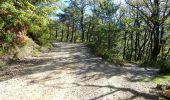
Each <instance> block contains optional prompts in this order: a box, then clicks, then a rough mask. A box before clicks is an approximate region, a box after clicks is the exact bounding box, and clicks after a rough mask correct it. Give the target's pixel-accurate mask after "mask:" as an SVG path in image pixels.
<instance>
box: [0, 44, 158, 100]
mask: <svg viewBox="0 0 170 100" xmlns="http://www.w3.org/2000/svg"><path fill="white" fill-rule="evenodd" d="M54 46H55V48H53V49H52V50H50V52H46V53H43V54H42V55H41V56H40V57H31V58H27V59H26V60H23V61H21V62H19V63H16V64H12V65H11V66H8V67H10V68H12V69H13V70H12V71H7V72H6V73H9V78H4V79H3V80H1V81H0V100H157V99H158V97H157V96H155V95H154V94H153V93H152V91H154V90H152V89H153V88H154V87H155V84H153V83H150V82H142V81H141V80H142V79H143V78H144V77H152V76H153V75H154V74H155V73H156V71H155V70H154V69H148V70H145V69H143V68H138V67H121V66H115V65H111V64H109V63H108V62H106V61H104V60H102V59H101V58H100V57H95V56H94V55H92V54H91V53H90V52H89V49H88V48H87V47H86V46H85V45H83V44H72V43H54ZM10 74H13V76H12V77H10ZM1 78H2V77H1Z"/></svg>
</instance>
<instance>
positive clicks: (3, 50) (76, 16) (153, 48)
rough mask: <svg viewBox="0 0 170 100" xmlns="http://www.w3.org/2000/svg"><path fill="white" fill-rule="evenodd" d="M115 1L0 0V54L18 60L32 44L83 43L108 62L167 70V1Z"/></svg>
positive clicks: (169, 39)
mask: <svg viewBox="0 0 170 100" xmlns="http://www.w3.org/2000/svg"><path fill="white" fill-rule="evenodd" d="M118 1H119V0H66V1H63V0H60V1H57V0H24V1H23V0H1V1H0V56H4V55H6V54H11V53H12V55H14V56H13V57H14V58H15V57H18V55H19V53H20V50H18V48H22V47H23V46H25V45H28V44H33V43H35V44H38V45H39V46H45V47H47V48H50V47H52V45H51V43H52V41H53V40H55V41H56V40H57V41H59V42H75V43H80V42H83V43H86V44H88V45H89V46H90V47H91V48H92V50H93V51H94V52H95V54H96V55H98V56H101V57H103V58H104V59H108V60H109V61H111V62H113V63H119V64H120V63H124V62H131V63H137V64H142V65H143V66H145V67H146V66H154V67H160V68H161V69H162V71H163V72H169V71H168V70H170V60H169V56H170V55H169V52H170V45H169V42H170V35H169V31H170V17H169V16H170V0H125V1H124V2H120V1H119V2H118ZM63 2H65V3H63ZM38 48H40V47H38ZM36 50H37V49H36ZM33 52H35V50H33ZM167 69H168V70H167Z"/></svg>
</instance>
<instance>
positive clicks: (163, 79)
mask: <svg viewBox="0 0 170 100" xmlns="http://www.w3.org/2000/svg"><path fill="white" fill-rule="evenodd" d="M143 81H145V82H146V81H147V82H154V83H156V84H169V85H170V75H159V76H155V77H152V78H145V79H143Z"/></svg>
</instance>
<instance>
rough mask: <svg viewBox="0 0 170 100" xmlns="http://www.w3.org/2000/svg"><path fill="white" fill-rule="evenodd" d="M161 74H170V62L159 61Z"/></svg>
mask: <svg viewBox="0 0 170 100" xmlns="http://www.w3.org/2000/svg"><path fill="white" fill-rule="evenodd" d="M158 63H159V67H160V71H159V72H160V73H161V74H170V62H169V61H159V62H158Z"/></svg>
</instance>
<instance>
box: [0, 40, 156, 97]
mask: <svg viewBox="0 0 170 100" xmlns="http://www.w3.org/2000/svg"><path fill="white" fill-rule="evenodd" d="M54 46H55V48H53V49H51V50H50V51H49V52H46V53H43V54H42V55H41V56H40V57H33V58H29V59H25V60H21V61H16V62H12V63H11V65H9V66H7V67H5V69H4V70H3V71H0V73H1V74H0V81H5V80H8V79H11V78H13V77H21V76H25V75H32V74H36V73H43V72H47V71H54V72H52V73H50V74H49V75H46V77H45V78H37V79H34V80H33V81H31V82H30V83H37V82H39V81H41V82H45V81H49V80H53V79H54V76H57V75H58V74H60V72H61V71H62V70H70V73H71V74H75V75H77V76H81V82H86V81H88V80H98V79H100V78H107V79H109V78H111V77H113V76H124V77H125V78H126V80H127V81H129V82H136V81H141V80H142V79H143V78H145V77H152V76H154V75H155V74H156V70H154V69H148V70H145V69H144V68H138V67H133V68H132V67H123V66H115V65H111V64H109V63H108V62H106V61H104V60H102V59H101V58H100V57H95V56H94V55H92V54H91V53H90V50H89V49H88V48H87V47H86V46H85V45H83V44H71V43H70V44H69V43H54ZM89 73H95V74H92V75H88V74H89ZM5 76H6V77H5ZM126 76H128V77H126ZM55 78H56V77H55ZM76 86H85V87H98V88H112V89H114V91H111V92H110V93H107V94H103V95H101V96H99V97H96V98H94V99H93V100H96V99H99V98H102V97H104V96H107V95H110V94H113V93H114V92H116V91H124V92H127V91H129V92H131V93H133V94H134V96H133V97H131V98H129V100H132V99H134V98H136V97H137V96H142V97H145V99H153V100H156V99H157V97H156V96H154V95H150V94H146V93H140V92H138V91H135V90H132V89H130V88H119V87H115V86H98V85H80V84H76Z"/></svg>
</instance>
